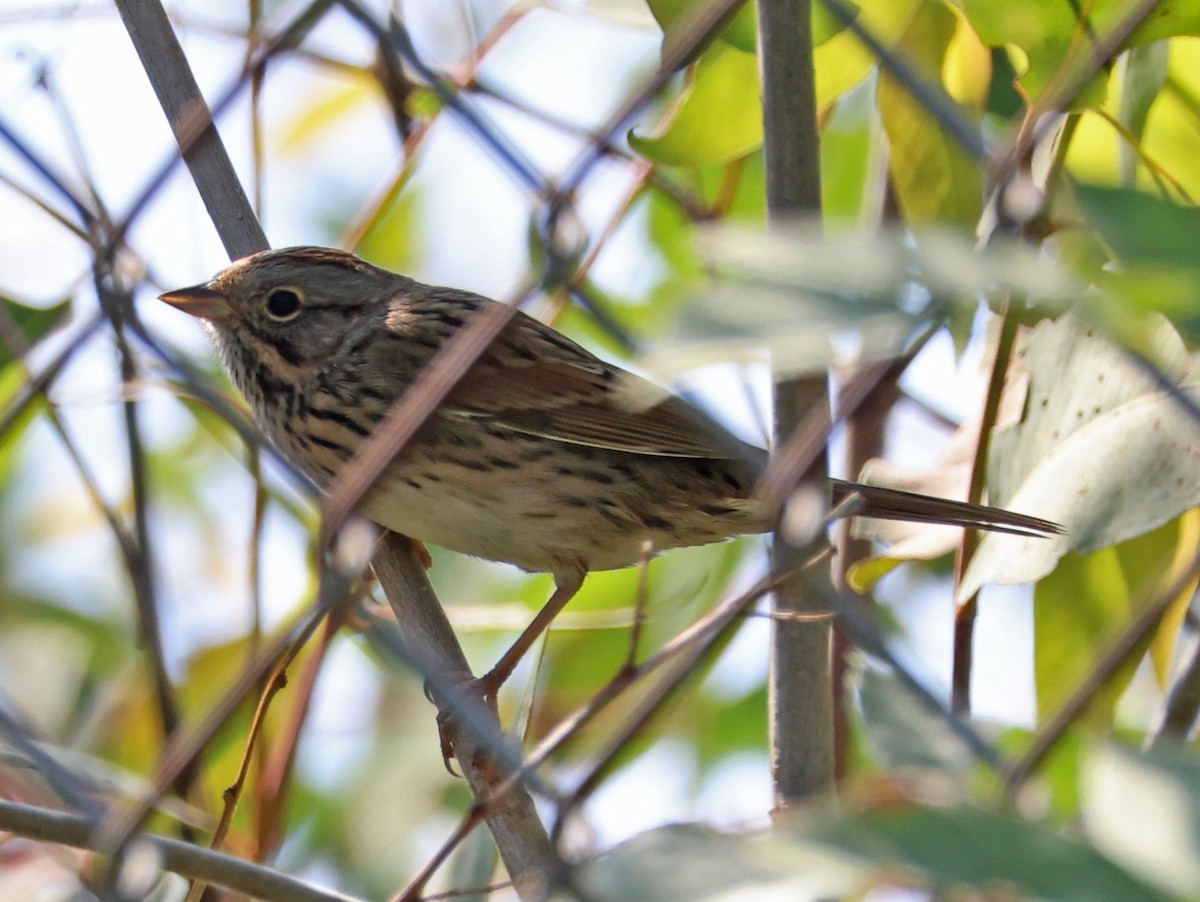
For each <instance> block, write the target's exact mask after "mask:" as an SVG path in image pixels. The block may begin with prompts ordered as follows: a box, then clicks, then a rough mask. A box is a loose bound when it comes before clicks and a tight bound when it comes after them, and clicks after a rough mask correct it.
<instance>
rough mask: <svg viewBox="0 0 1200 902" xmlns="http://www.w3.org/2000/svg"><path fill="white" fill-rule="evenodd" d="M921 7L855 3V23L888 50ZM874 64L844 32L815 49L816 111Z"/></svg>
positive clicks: (874, 0)
mask: <svg viewBox="0 0 1200 902" xmlns="http://www.w3.org/2000/svg"><path fill="white" fill-rule="evenodd" d="M818 5H819V4H818ZM921 5H922V0H858V15H857V16H856V21H857V22H858V23H859V24H860V25H861V26H862V27H863V28H864V29H865V30H866V31H867V32H869V33H870V34H872V35H873V36H874V37H875V39H876V40H878V41H879V42H880V43H881V44H882V45H883V46H884V47H889V48H890V47H891V46H892V45H894V44H895V42H896V41H897V40H899V38H900V35H901V34H903V33H904V29H905V28H906V27H907V26H908V22H909V20H910V19H911V18H912V17H913V14H914V13H915V12H916V11H917V9H918V8H919V7H920V6H921ZM878 65H879V61H878V60H877V59H876V58H875V54H874V52H873V51H871V50H869V49H867V48H866V47H865V46H864V45H863V43H862V41H860V40H859V39H858V35H856V34H854V33H853V32H851V31H849V30H848V29H847V30H845V31H842V32H840V33H839V34H837V35H835V36H834V37H833V38H831V39H829V40H828V41H826V42H825V43H824V44H822V45H821V46H819V47H817V48H816V50H815V51H814V52H813V67H814V69H815V70H816V71H815V74H816V79H817V109H818V110H825V109H828V108H829V107H830V106H831V105H832V104H833V103H834V102H835V101H836V100H837V99H838V98H839V97H841V96H842V94H844V93H845V92H846V91H849V90H850V89H851V88H853V87H854V86H855V85H857V84H859V83H860V82H861V81H862V80H863V79H865V78H866V77H867V76H868V75H870V74H871V73H872V72H873V71H875V68H876V67H877V66H878Z"/></svg>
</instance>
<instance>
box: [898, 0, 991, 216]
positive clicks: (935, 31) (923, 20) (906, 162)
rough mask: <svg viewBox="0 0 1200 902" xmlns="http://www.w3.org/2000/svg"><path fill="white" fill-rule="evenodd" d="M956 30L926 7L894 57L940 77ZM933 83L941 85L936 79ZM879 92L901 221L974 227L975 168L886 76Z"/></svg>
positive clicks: (979, 191) (939, 10)
mask: <svg viewBox="0 0 1200 902" xmlns="http://www.w3.org/2000/svg"><path fill="white" fill-rule="evenodd" d="M957 27H958V20H957V19H956V18H955V16H954V14H953V13H952V12H950V10H949V9H947V8H946V7H944V6H941V5H937V4H931V3H926V4H925V5H923V6H922V7H921V8H920V9H919V10H918V12H917V14H916V15H915V16H914V17H913V19H912V21H911V22H910V23H909V25H908V28H906V29H905V31H904V34H903V35H902V36H901V38H900V42H899V43H898V45H897V47H896V51H897V52H898V53H899V54H900V55H902V56H903V57H904V58H905V59H907V60H908V61H909V62H910V63H912V64H913V65H914V66H916V67H917V68H918V69H923V70H925V72H926V73H940V72H941V71H942V67H943V63H944V61H945V57H946V51H947V48H948V47H949V46H950V42H951V41H952V40H953V39H954V36H955V31H956V29H957ZM926 77H927V79H929V80H932V78H930V76H929V75H928V74H927V75H926ZM937 81H938V83H939V84H940V83H941V79H940V77H939V78H938V79H937ZM878 91H879V113H880V117H881V118H882V120H883V127H884V130H885V131H886V132H887V136H888V145H889V147H890V149H891V153H890V155H889V160H890V166H891V174H892V184H893V186H895V190H896V199H897V201H898V203H899V204H900V210H901V212H902V213H903V214H904V218H905V220H907V221H908V222H910V223H923V222H930V221H949V222H952V223H958V224H961V225H964V226H973V225H974V223H975V222H977V221H978V219H979V214H980V211H981V209H982V205H983V175H982V172H981V170H980V167H979V166H978V165H977V164H976V162H975V160H973V159H972V158H971V157H970V156H969V155H968V154H967V153H966V152H965V151H964V150H963V149H962V147H961V146H960V145H959V143H958V142H957V141H956V140H955V139H954V138H953V137H951V136H950V135H948V134H946V133H945V132H944V131H943V130H942V128H941V126H940V125H939V124H938V122H937V120H936V119H935V118H934V117H933V115H932V114H931V113H930V112H929V111H928V110H927V109H926V108H925V105H924V104H923V103H921V101H919V100H917V99H916V98H915V97H913V95H912V93H911V92H910V91H908V89H907V88H905V87H904V86H902V85H900V84H898V83H897V82H896V81H895V80H894V79H892V78H891V76H889V75H886V74H884V75H881V76H880V79H879V89H878Z"/></svg>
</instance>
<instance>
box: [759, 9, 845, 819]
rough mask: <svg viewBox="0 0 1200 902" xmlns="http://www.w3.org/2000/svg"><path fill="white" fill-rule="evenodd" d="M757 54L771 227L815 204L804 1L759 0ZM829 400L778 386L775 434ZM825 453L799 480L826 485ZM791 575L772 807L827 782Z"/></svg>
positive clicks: (778, 599)
mask: <svg viewBox="0 0 1200 902" xmlns="http://www.w3.org/2000/svg"><path fill="white" fill-rule="evenodd" d="M758 20H759V48H760V54H761V59H762V93H763V126H764V129H763V131H764V139H763V140H764V155H765V159H766V181H767V210H768V213H769V217H770V220H771V222H772V223H773V224H778V223H781V222H784V221H787V220H789V219H795V218H799V217H800V216H805V215H808V216H813V215H815V214H819V213H820V209H821V177H820V147H819V140H818V132H817V110H816V92H815V82H814V76H813V55H812V51H813V47H812V3H811V0H758ZM818 404H823V405H826V406H828V404H829V396H828V391H827V387H826V380H825V377H824V375H821V376H810V377H803V378H800V379H795V380H791V381H788V382H784V383H781V384H780V385H779V386H778V387H777V389H776V393H775V440H776V444H777V445H778V444H781V443H782V442H783V441H786V440H787V438H788V437H789V436H790V435H791V434H792V431H793V430H794V429H795V428H796V426H797V424H798V423H799V422H800V419H801V418H802V417H803V415H804V413H805V412H806V411H807V410H809V409H811V408H813V407H814V406H816V405H818ZM827 475H828V464H827V461H826V459H825V457H824V456H822V457H820V458H819V459H818V461H817V462H816V463H815V464H814V465H813V467H812V468H811V469H810V470H809V472H808V473H807V474H806V480H808V481H810V482H812V483H814V484H816V485H819V486H821V490H822V491H825V490H826V489H825V485H826V477H827ZM795 554H796V549H794V548H790V547H789V546H788V545H787V543H786V542H785V541H784V540H783V539H782V537H781V536H780V535H779V534H778V533H777V534H776V536H775V544H774V552H773V557H774V561H775V564H776V566H782V565H785V564H786V563H787V562H788V561H790V560H791V559H792V558H793V557H794V556H795ZM813 578H816V579H821V580H826V581H829V580H831V579H832V573H831V571H829V570H823V572H822V573H820V574H819V575H814V574H808V575H806V577H805V580H801V579H798V578H793V579H791V580H788V581H787V582H786V583H784V584H783V585H781V586H780V587H779V589H778V591H777V592H776V593H775V595H774V599H773V613H774V615H775V617H774V628H773V633H772V649H771V685H770V707H771V715H770V716H771V759H772V779H773V781H774V787H775V801H776V806H777V808H779V809H784V808H786V807H787V806H788V805H789V804H792V803H794V802H796V801H799V800H801V799H804V798H808V797H811V796H813V795H814V794H817V793H820V792H823V791H825V790H827V789H828V788H829V787H830V786H831V785H832V783H833V776H834V755H833V746H834V743H833V708H834V706H833V684H832V670H831V663H830V655H831V646H830V636H831V629H830V623H829V621H828V619H825V618H821V617H817V618H812V617H811V616H810V615H812V614H814V613H815V612H816V611H817V609H819V608H820V607H821V605H822V602H821V601H820V599H821V598H823V597H829V595H828V594H826V593H822V592H817V593H812V594H809V593H806V592H805V591H804V584H805V581H806V580H810V579H813Z"/></svg>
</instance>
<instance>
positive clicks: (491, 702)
mask: <svg viewBox="0 0 1200 902" xmlns="http://www.w3.org/2000/svg"><path fill="white" fill-rule="evenodd" d="M447 678H448V679H450V680H452V681H454V682H457V683H458V686H459V689H460V690H461V691H462V692H463V693H464V694H469V695H475V696H478V697H479V698H480V699H481V700H482V701H483V703H484V704H485V705H487V707H488V710H489V711H491V712H492V714H493V715H495V716H496V719H497V722H498V721H499V717H500V714H499V707H498V704H497V701H496V696H497V694H498V693H499V691H500V686H499V684H497V683H496V681H495V680H494V679H492V674H491V673H488V674H486V675H485V676H482V677H478V678H477V677H473V676H471V675H470V674H464V673H456V674H450V675H448V677H447ZM424 689H425V697H426V698H427V699H429V701H430V702H432V703H433V704H434V705H436V706H437V709H438V713H437V726H438V742H439V743H440V744H441V749H442V764H443V765H444V766H445V768H446V772H447V773H449V774H450V775H451V776H452V777H461V776H462V774H459V773H457V772H455V770H454V767H453V766H452V765H451V763H450V760H451V759H452V758H457V757H458V755H457V753H456V751H455V748H454V732H455V727H456V724H455V722H454V711H453V710H451V708H450V707H449V706H447V705H445V704H443V703H442V702H440V701H439V700H438V698H437V696H436V694H435V693H434V689H433V684H432V683H431V681H429V680H426V681H425V687H424ZM460 763H461V762H460Z"/></svg>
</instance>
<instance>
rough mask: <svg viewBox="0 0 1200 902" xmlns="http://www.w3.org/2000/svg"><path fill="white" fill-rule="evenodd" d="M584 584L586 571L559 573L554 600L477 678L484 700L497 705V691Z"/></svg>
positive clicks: (556, 579) (543, 608) (552, 599)
mask: <svg viewBox="0 0 1200 902" xmlns="http://www.w3.org/2000/svg"><path fill="white" fill-rule="evenodd" d="M582 585H583V573H582V572H580V573H571V574H570V575H566V574H556V575H555V577H554V594H553V595H551V596H550V600H549V601H547V602H546V604H545V605H543V606H542V609H541V610H540V611H538V614H537V616H536V617H534V618H533V622H532V623H530V624H529V626H527V627H525V631H524V632H523V633H521V635H520V636H518V637H517V641H516V642H514V643H513V644H512V646H511V647H510V648H509V649H508V651H506V652H505V653H504V655H503V656H502V657H501V658H500V660H499V661H497V662H496V666H495V667H493V668H492V669H491V670H489V671H488V672H487V673H486V674H484V675H483V676H482V677H480V678H479V679H477V680H476V681H475V685H476V687H477V688H478V689H479V691H480V693H481V694H482V695H483V698H484V700H485V701H486V702H487V703H488V704H489V705H492V707H493V708H494V707H495V705H496V693H498V692H499V691H500V687H501V686H503V685H504V683H505V682H506V681H507V680H508V678H509V677H510V676H512V672H513V671H514V670H516V669H517V665H518V664H520V663H521V659H522V658H524V657H525V655H526V654H527V653H528V652H529V649H531V648H532V647H533V643H534V642H536V641H537V640H538V637H539V636H541V634H542V633H544V632H545V631H546V630H547V629H548V628H549V627H550V624H551V623H552V622H553V620H554V618H555V617H557V616H558V615H559V613H560V612H561V611H562V609H563V608H564V607H566V605H567V602H568V601H570V600H571V599H572V598H574V597H575V593H576V592H578V591H579V587H580V586H582Z"/></svg>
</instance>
